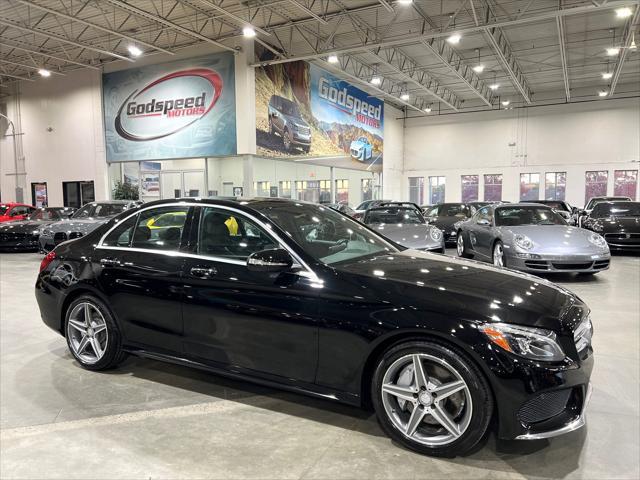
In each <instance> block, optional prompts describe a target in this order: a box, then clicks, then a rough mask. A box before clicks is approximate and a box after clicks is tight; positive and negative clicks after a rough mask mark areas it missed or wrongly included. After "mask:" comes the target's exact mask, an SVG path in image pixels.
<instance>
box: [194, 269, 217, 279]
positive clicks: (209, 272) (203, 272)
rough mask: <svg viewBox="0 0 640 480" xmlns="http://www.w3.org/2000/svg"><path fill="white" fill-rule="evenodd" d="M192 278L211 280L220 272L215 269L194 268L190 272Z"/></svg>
mask: <svg viewBox="0 0 640 480" xmlns="http://www.w3.org/2000/svg"><path fill="white" fill-rule="evenodd" d="M189 273H191V276H192V277H197V278H209V277H213V276H214V275H216V274H217V273H218V270H217V269H216V268H213V267H209V268H207V267H193V268H192V269H191V270H190V272H189Z"/></svg>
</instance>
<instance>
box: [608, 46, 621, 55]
mask: <svg viewBox="0 0 640 480" xmlns="http://www.w3.org/2000/svg"><path fill="white" fill-rule="evenodd" d="M618 53H620V48H619V47H611V48H607V55H609V56H610V57H615V56H616V55H618Z"/></svg>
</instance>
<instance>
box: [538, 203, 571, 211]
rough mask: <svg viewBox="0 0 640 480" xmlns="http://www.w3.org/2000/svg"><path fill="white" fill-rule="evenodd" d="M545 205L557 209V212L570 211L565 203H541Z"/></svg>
mask: <svg viewBox="0 0 640 480" xmlns="http://www.w3.org/2000/svg"><path fill="white" fill-rule="evenodd" d="M531 203H537V202H531ZM540 203H541V204H543V205H546V206H547V207H551V208H555V209H556V210H564V211H569V210H568V209H567V208H566V207H565V204H564V202H556V201H553V200H547V201H544V202H540Z"/></svg>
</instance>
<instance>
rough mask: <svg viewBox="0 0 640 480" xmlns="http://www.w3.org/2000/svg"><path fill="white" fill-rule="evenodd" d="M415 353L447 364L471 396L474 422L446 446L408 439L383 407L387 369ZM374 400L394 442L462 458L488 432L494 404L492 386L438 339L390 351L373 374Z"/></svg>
mask: <svg viewBox="0 0 640 480" xmlns="http://www.w3.org/2000/svg"><path fill="white" fill-rule="evenodd" d="M416 353H421V354H427V355H431V356H433V357H435V358H438V359H442V360H444V361H445V362H446V363H448V364H449V365H450V366H451V367H453V368H454V369H455V370H456V371H457V372H458V373H459V375H460V376H461V377H462V379H463V380H464V381H465V383H466V384H467V387H468V390H469V394H470V395H471V403H472V408H471V419H470V420H469V424H468V426H467V428H466V430H465V431H464V433H462V435H461V436H460V437H458V438H457V439H455V440H453V441H452V442H450V443H447V444H445V445H438V446H429V445H425V444H423V443H420V442H418V441H416V440H413V439H411V438H409V437H407V436H406V435H405V434H404V433H403V432H401V431H400V430H399V428H398V427H396V426H395V425H394V423H393V422H392V421H391V419H390V418H389V416H388V414H387V412H386V410H385V408H384V404H383V399H382V389H381V387H382V382H383V378H384V375H385V373H386V371H387V369H388V368H389V367H390V366H391V365H392V364H394V362H396V361H397V360H399V359H401V358H403V357H406V356H407V355H412V354H416ZM371 398H372V400H373V406H374V408H375V411H376V415H377V417H378V422H379V423H380V426H381V427H382V429H383V430H384V432H385V433H386V434H387V435H388V436H389V437H391V439H392V440H395V441H396V442H398V443H399V444H401V445H403V446H405V447H406V448H408V449H410V450H414V451H416V452H419V453H422V454H425V455H431V456H437V457H454V456H457V455H463V454H465V453H466V452H468V451H469V450H471V449H472V448H473V447H474V446H476V445H477V444H478V442H480V440H482V438H483V437H484V436H485V434H486V432H487V429H488V426H489V422H490V420H491V416H492V414H493V405H494V402H493V395H492V392H491V389H490V387H489V384H488V382H487V380H486V379H485V377H484V375H483V374H482V372H481V371H480V370H479V368H478V367H477V366H476V365H475V364H474V363H473V362H472V361H471V360H469V359H468V358H467V356H466V355H465V354H464V353H463V352H461V351H459V350H458V349H457V348H454V347H451V346H449V345H446V344H444V343H439V342H438V341H437V340H415V341H408V342H405V343H401V344H399V345H395V346H393V347H391V348H390V349H389V350H387V351H386V352H385V353H384V354H383V355H382V357H381V358H380V360H379V361H378V365H377V367H376V370H375V372H374V375H373V379H372V392H371ZM425 418H427V417H425Z"/></svg>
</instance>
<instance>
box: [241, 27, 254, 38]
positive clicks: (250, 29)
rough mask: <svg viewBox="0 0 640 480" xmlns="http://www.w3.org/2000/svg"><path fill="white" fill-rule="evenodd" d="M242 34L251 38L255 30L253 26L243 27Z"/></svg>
mask: <svg viewBox="0 0 640 480" xmlns="http://www.w3.org/2000/svg"><path fill="white" fill-rule="evenodd" d="M242 35H244V36H245V37H247V38H253V37H255V36H256V31H255V30H254V29H253V27H244V28H243V29H242Z"/></svg>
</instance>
